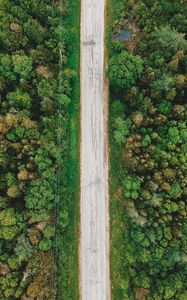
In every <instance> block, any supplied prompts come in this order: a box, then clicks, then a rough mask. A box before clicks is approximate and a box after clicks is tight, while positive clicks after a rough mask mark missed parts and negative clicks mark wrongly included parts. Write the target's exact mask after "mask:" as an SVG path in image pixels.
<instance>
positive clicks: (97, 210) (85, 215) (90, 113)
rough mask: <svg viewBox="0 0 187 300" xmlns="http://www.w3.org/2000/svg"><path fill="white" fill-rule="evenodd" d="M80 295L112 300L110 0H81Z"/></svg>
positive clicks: (83, 298)
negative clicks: (107, 62)
mask: <svg viewBox="0 0 187 300" xmlns="http://www.w3.org/2000/svg"><path fill="white" fill-rule="evenodd" d="M81 2H82V4H81V6H82V7H81V154H80V156H81V157H80V159H81V204H80V210H81V211H80V214H81V217H80V223H81V224H80V247H79V257H80V294H81V300H110V280H109V195H108V143H107V106H108V105H107V92H106V91H107V87H106V82H105V74H104V26H105V5H106V4H105V0H82V1H81Z"/></svg>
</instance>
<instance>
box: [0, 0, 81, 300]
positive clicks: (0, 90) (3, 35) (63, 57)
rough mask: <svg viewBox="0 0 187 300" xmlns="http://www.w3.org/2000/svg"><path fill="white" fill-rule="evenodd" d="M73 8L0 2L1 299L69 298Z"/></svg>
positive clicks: (25, 0) (72, 290) (72, 280)
mask: <svg viewBox="0 0 187 300" xmlns="http://www.w3.org/2000/svg"><path fill="white" fill-rule="evenodd" d="M77 10H79V3H78V1H71V0H65V1H50V0H41V1H36V0H15V1H11V0H0V139H1V141H0V169H1V171H0V299H2V300H5V299H7V300H11V299H21V300H27V299H38V300H42V299H49V300H52V299H62V298H61V297H60V295H62V294H63V299H64V300H66V299H76V297H77V293H78V291H77V289H78V288H77V285H78V284H77V277H78V276H77V267H76V266H77V245H76V239H77V238H76V234H77V228H76V227H77V197H78V188H77V187H78V175H76V174H77V173H78V171H77V168H78V163H77V160H75V157H76V155H77V151H78V146H77V139H76V137H77V130H78V129H77V128H78V126H77V124H78V105H79V104H78V103H79V67H78V65H79V16H78V14H77V13H76V17H75V12H77ZM77 24H78V26H77ZM72 39H74V44H73V45H72V43H71V40H72ZM73 87H74V89H73ZM76 159H77V158H76ZM73 162H74V168H73V169H72V168H71V170H70V166H71V165H72V163H73ZM72 267H73V268H74V272H73V274H72ZM57 290H58V292H57ZM59 297H60V298H59Z"/></svg>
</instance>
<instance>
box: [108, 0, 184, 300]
mask: <svg viewBox="0 0 187 300" xmlns="http://www.w3.org/2000/svg"><path fill="white" fill-rule="evenodd" d="M108 23H109V24H108V34H107V44H108V48H109V68H108V78H109V83H110V125H109V130H110V147H111V149H110V155H111V157H110V164H111V168H110V197H111V205H110V217H111V259H110V263H111V285H112V299H113V300H122V299H123V300H146V299H147V300H166V299H171V300H186V299H187V282H186V277H187V218H186V217H187V103H186V97H187V75H186V74H187V40H186V34H187V5H186V1H183V0H176V1H168V0H140V1H134V0H128V1H122V0H111V1H110V3H109V21H108ZM122 31H127V32H128V33H130V34H128V35H130V37H128V38H126V39H123V38H121V36H120V33H121V32H122ZM116 37H117V38H116Z"/></svg>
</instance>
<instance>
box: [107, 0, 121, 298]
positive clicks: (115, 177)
mask: <svg viewBox="0 0 187 300" xmlns="http://www.w3.org/2000/svg"><path fill="white" fill-rule="evenodd" d="M120 3H121V0H120V1H119V0H109V1H108V6H107V20H106V22H107V27H106V46H107V52H108V56H109V59H110V57H111V56H112V54H113V52H112V47H111V45H112V30H113V26H114V22H115V20H117V19H118V16H119V17H120V15H121V13H120ZM112 98H113V96H112V93H111V92H110V94H109V145H110V170H109V187H110V279H111V298H112V300H122V299H123V293H122V282H123V277H124V274H123V272H124V271H123V252H124V251H125V249H124V243H123V235H124V232H125V228H124V218H125V207H124V203H123V202H122V200H121V197H120V196H121V190H120V188H119V184H118V183H119V179H120V177H121V176H122V175H121V174H122V173H123V168H122V166H123V164H120V163H119V162H120V161H121V157H122V153H120V151H119V147H117V146H116V143H115V141H114V138H113V130H112V128H113V117H112V113H111V103H112V101H113V99H112Z"/></svg>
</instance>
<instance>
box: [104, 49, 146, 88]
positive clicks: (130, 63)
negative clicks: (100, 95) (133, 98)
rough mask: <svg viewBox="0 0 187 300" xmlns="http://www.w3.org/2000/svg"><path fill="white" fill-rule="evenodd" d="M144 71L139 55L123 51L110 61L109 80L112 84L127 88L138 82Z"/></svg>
mask: <svg viewBox="0 0 187 300" xmlns="http://www.w3.org/2000/svg"><path fill="white" fill-rule="evenodd" d="M142 72H143V62H142V60H141V58H140V57H139V56H138V55H136V56H135V55H133V54H131V53H129V52H127V51H122V52H121V53H120V54H119V55H117V56H113V57H112V58H111V59H110V61H109V74H108V76H109V80H110V83H111V85H112V86H116V87H118V88H125V87H126V88H127V87H130V86H132V85H134V84H135V83H136V81H137V80H138V79H139V78H140V76H141V74H142Z"/></svg>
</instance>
